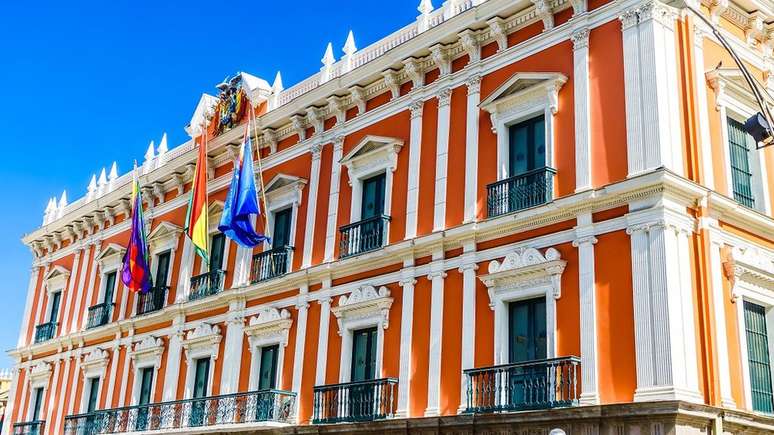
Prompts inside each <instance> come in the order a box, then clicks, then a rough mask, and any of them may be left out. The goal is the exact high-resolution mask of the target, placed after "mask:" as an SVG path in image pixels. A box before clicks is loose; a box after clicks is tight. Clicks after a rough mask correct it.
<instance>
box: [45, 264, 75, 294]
mask: <svg viewBox="0 0 774 435" xmlns="http://www.w3.org/2000/svg"><path fill="white" fill-rule="evenodd" d="M68 278H70V270H69V269H67V268H65V267H64V266H59V265H56V266H54V267H52V268H51V269H50V270H49V271H48V273H47V274H46V276H45V278H44V281H45V282H46V289H47V290H48V291H56V290H62V289H64V287H65V285H66V284H67V279H68Z"/></svg>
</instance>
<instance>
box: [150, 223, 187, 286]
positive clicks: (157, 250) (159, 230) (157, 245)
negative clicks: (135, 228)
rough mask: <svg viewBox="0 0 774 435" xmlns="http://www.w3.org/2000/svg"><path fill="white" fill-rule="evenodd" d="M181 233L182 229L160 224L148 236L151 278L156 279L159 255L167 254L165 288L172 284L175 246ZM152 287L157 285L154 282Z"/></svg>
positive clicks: (173, 225)
mask: <svg viewBox="0 0 774 435" xmlns="http://www.w3.org/2000/svg"><path fill="white" fill-rule="evenodd" d="M182 233H183V229H182V228H180V227H179V226H177V225H175V224H173V223H170V222H161V223H160V224H159V225H158V226H157V227H156V228H155V229H154V230H153V231H152V232H151V233H150V234H149V235H148V245H149V248H150V249H149V250H150V254H151V257H153V261H152V262H151V273H152V274H153V277H154V278H155V277H156V272H157V271H158V265H159V264H158V257H159V255H161V254H163V253H165V252H169V273H167V282H166V283H164V285H165V286H170V285H171V283H172V269H173V265H174V264H175V253H176V251H177V245H178V242H179V241H180V235H181V234H182ZM153 284H154V285H159V283H156V282H154V283H153Z"/></svg>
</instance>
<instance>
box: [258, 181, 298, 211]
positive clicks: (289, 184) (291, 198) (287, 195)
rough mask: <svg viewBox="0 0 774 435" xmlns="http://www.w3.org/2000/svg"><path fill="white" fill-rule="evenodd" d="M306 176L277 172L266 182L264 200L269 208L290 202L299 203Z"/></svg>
mask: <svg viewBox="0 0 774 435" xmlns="http://www.w3.org/2000/svg"><path fill="white" fill-rule="evenodd" d="M306 183H307V180H306V178H301V177H296V176H294V175H287V174H277V175H275V176H274V177H273V178H272V179H271V180H269V182H268V183H266V190H265V192H266V193H265V194H266V200H267V201H268V203H269V207H270V208H274V207H277V206H282V205H286V204H290V203H298V204H299V205H300V204H301V198H302V194H301V193H302V191H303V189H304V186H306Z"/></svg>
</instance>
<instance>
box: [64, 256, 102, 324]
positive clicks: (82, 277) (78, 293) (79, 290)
mask: <svg viewBox="0 0 774 435" xmlns="http://www.w3.org/2000/svg"><path fill="white" fill-rule="evenodd" d="M92 246H94V244H93V243H92V244H89V245H86V248H85V249H84V251H85V254H86V255H85V256H84V258H83V264H82V265H81V273H80V274H79V276H78V286H77V287H76V290H75V310H73V318H72V319H70V329H69V331H70V332H74V331H77V330H78V307H80V306H81V298H82V297H83V292H84V288H83V287H84V285H85V284H86V272H88V270H89V265H90V264H92V263H94V257H93V256H92V254H91V252H92ZM96 249H97V248H96V246H95V247H94V250H96ZM93 268H94V267H93V266H92V269H93Z"/></svg>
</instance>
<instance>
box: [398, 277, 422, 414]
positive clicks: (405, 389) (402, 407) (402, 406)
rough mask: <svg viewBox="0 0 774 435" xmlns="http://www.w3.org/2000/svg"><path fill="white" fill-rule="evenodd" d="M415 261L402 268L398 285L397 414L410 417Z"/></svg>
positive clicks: (415, 281)
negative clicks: (400, 291) (398, 364)
mask: <svg viewBox="0 0 774 435" xmlns="http://www.w3.org/2000/svg"><path fill="white" fill-rule="evenodd" d="M414 277H415V274H414V268H413V262H410V263H409V264H408V265H406V267H404V268H403V269H402V270H401V279H400V281H398V285H400V286H401V287H402V288H403V295H402V297H401V313H400V314H401V319H400V366H399V368H398V404H397V410H396V411H395V416H396V417H398V418H402V417H408V416H409V410H410V409H411V408H410V401H411V394H410V387H411V360H412V358H411V341H412V330H413V326H414V325H413V323H414V286H415V285H416V283H417V280H416V278H414Z"/></svg>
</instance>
